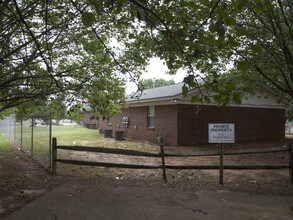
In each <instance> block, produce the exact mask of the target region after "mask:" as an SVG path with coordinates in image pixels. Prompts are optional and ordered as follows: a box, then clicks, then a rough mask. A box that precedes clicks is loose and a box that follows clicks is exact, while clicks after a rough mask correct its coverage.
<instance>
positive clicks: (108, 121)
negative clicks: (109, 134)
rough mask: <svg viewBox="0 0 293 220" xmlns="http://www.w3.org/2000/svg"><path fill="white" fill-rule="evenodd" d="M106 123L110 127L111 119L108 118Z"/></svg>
mask: <svg viewBox="0 0 293 220" xmlns="http://www.w3.org/2000/svg"><path fill="white" fill-rule="evenodd" d="M107 123H108V125H109V126H111V125H112V117H110V118H108V119H107Z"/></svg>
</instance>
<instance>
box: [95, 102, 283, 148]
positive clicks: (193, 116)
mask: <svg viewBox="0 0 293 220" xmlns="http://www.w3.org/2000/svg"><path fill="white" fill-rule="evenodd" d="M123 116H127V117H128V118H129V120H130V123H129V125H128V128H127V129H126V128H125V125H124V124H122V118H123ZM209 123H235V139H236V142H244V141H257V140H272V139H282V138H284V135H285V132H284V129H285V111H284V109H265V108H243V107H215V106H198V107H196V106H192V105H168V106H167V105H166V106H155V129H148V128H147V107H146V106H145V107H132V108H129V109H125V110H123V111H122V112H121V113H119V114H118V115H115V116H113V118H112V125H111V126H109V125H108V124H107V121H106V120H104V121H100V122H99V124H100V128H101V129H102V130H105V129H111V130H113V135H114V134H115V131H124V132H125V136H126V137H128V138H132V139H137V140H145V141H149V142H153V143H156V141H157V136H156V133H157V132H158V133H159V134H160V135H162V136H163V137H164V142H165V145H166V146H194V145H196V144H200V143H207V142H208V124H209ZM177 125H178V127H177Z"/></svg>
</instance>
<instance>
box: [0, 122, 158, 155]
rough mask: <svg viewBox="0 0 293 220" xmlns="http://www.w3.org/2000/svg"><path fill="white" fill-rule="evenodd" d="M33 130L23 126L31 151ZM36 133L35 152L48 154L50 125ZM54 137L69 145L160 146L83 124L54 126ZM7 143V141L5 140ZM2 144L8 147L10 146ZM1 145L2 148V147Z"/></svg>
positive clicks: (145, 148) (26, 145)
mask: <svg viewBox="0 0 293 220" xmlns="http://www.w3.org/2000/svg"><path fill="white" fill-rule="evenodd" d="M31 132H32V128H31V127H30V126H23V136H22V140H23V144H22V146H23V150H24V151H27V152H30V151H31ZM33 133H34V143H33V144H34V150H33V151H34V154H40V155H44V156H45V155H48V154H49V148H48V146H49V126H35V127H34V128H33ZM52 137H56V138H57V144H58V145H69V146H77V145H79V146H92V147H109V148H124V149H135V150H142V151H149V152H157V151H158V147H157V146H155V145H151V144H147V143H142V142H136V141H115V140H114V139H113V138H104V136H103V135H102V134H100V133H99V131H98V130H95V129H88V128H85V127H83V126H79V125H74V126H56V125H53V126H52ZM2 139H3V140H2V142H3V143H4V142H5V141H4V140H5V137H4V136H3V135H2ZM20 140H21V132H20V125H18V126H17V129H16V143H17V144H18V146H20ZM5 143H6V142H5ZM7 143H9V142H7ZM7 143H6V144H2V145H3V146H5V147H6V148H7V147H9V146H7ZM2 145H1V148H2Z"/></svg>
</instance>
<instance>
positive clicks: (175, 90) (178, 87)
mask: <svg viewBox="0 0 293 220" xmlns="http://www.w3.org/2000/svg"><path fill="white" fill-rule="evenodd" d="M182 86H183V83H176V84H174V85H170V86H162V87H158V88H153V89H146V90H143V91H138V92H136V93H133V94H130V95H129V96H128V98H127V101H134V100H147V99H159V98H164V97H172V96H176V95H179V94H181V93H182Z"/></svg>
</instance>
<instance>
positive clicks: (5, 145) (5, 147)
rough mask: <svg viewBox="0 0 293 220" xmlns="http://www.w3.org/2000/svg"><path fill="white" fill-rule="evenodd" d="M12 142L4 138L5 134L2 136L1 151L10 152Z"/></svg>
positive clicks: (0, 141)
mask: <svg viewBox="0 0 293 220" xmlns="http://www.w3.org/2000/svg"><path fill="white" fill-rule="evenodd" d="M11 146H12V145H11V143H10V141H9V140H8V139H7V138H6V137H5V136H4V134H0V150H1V151H8V150H10V149H11Z"/></svg>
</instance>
